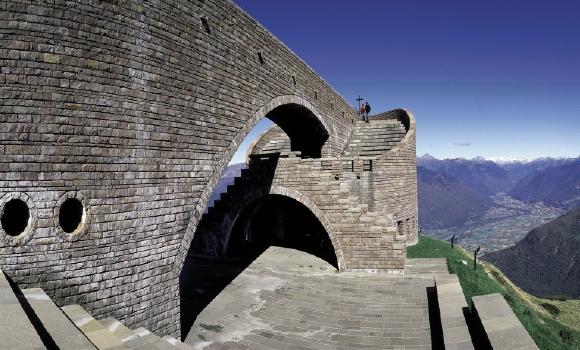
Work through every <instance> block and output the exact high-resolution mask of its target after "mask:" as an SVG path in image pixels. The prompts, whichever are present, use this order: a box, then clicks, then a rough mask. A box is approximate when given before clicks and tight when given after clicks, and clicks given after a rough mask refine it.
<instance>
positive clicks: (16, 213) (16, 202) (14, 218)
mask: <svg viewBox="0 0 580 350" xmlns="http://www.w3.org/2000/svg"><path fill="white" fill-rule="evenodd" d="M0 210H1V212H0V239H1V240H2V241H3V242H4V243H6V244H8V245H10V246H17V245H23V244H25V243H26V242H28V241H29V240H30V239H31V238H32V232H33V231H34V228H35V227H36V218H37V215H36V206H35V205H34V202H33V201H32V199H30V197H28V195H26V194H25V193H8V194H6V195H5V196H4V197H2V198H0Z"/></svg>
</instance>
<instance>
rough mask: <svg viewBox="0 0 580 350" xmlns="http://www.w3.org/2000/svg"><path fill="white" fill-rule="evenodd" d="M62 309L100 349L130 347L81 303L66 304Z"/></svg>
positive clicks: (116, 349)
mask: <svg viewBox="0 0 580 350" xmlns="http://www.w3.org/2000/svg"><path fill="white" fill-rule="evenodd" d="M62 311H63V312H64V313H65V314H66V315H67V316H68V318H69V319H70V320H71V321H72V322H73V323H74V324H75V325H76V326H77V327H78V328H79V329H80V330H81V331H82V332H83V333H84V334H85V335H86V336H87V338H89V340H90V341H91V343H93V344H94V345H95V346H96V347H97V349H99V350H108V349H115V350H122V349H129V348H128V347H126V346H124V345H123V342H122V341H121V339H120V338H119V337H117V336H116V335H114V334H113V333H111V332H110V331H109V330H108V329H106V328H105V327H103V325H102V324H101V323H100V322H99V321H97V320H95V319H94V318H93V317H92V316H91V315H90V314H89V313H88V312H86V311H85V309H83V307H82V306H80V305H66V306H63V307H62Z"/></svg>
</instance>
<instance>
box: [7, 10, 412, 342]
mask: <svg viewBox="0 0 580 350" xmlns="http://www.w3.org/2000/svg"><path fill="white" fill-rule="evenodd" d="M264 117H268V118H270V119H271V120H273V121H274V122H275V123H276V124H277V125H278V126H279V127H280V128H281V129H282V130H283V131H284V132H285V133H286V134H287V135H288V136H289V139H290V140H291V143H290V145H289V147H290V152H288V153H291V154H292V157H288V158H286V159H284V160H282V161H280V162H279V165H278V168H277V169H276V177H275V186H273V187H271V189H272V191H277V193H279V194H280V195H285V196H288V197H292V198H298V199H299V200H300V202H301V203H306V205H307V207H308V208H309V209H311V210H312V211H313V213H314V214H315V215H316V216H317V217H318V218H319V219H320V220H321V221H322V222H323V224H324V226H325V228H326V229H327V231H328V233H329V235H330V237H331V239H332V240H333V245H334V248H335V250H336V252H337V255H338V256H339V260H340V263H341V269H343V270H349V269H357V270H373V271H389V272H402V271H403V268H404V265H405V254H404V249H405V246H406V245H409V244H413V243H414V242H416V238H417V234H416V231H417V230H416V228H417V191H416V168H415V137H416V135H415V121H414V118H413V116H412V115H411V114H410V113H408V112H406V111H403V110H396V111H392V112H389V113H385V114H381V115H378V116H376V118H375V121H378V120H391V121H384V122H381V123H377V124H376V125H382V124H389V123H391V122H392V123H395V124H396V122H395V121H397V122H399V123H400V124H402V125H403V127H402V128H401V127H398V129H399V131H400V134H399V135H397V137H395V138H388V137H386V138H381V142H382V143H383V145H385V148H381V147H382V146H378V147H379V148H377V147H375V146H376V145H375V144H372V145H369V146H368V147H367V145H366V144H361V145H360V147H359V148H360V149H363V148H364V149H366V150H367V151H368V152H370V153H364V152H363V153H364V154H368V155H372V156H371V157H370V158H372V159H370V158H368V157H367V158H365V157H364V156H363V155H362V154H361V153H360V150H359V151H357V152H359V153H357V154H356V155H352V156H346V155H345V154H343V152H344V151H345V148H346V147H347V145H348V142H349V140H352V142H355V141H354V140H355V139H353V136H352V135H353V130H355V129H357V128H359V129H360V128H361V127H363V126H360V125H359V124H357V122H356V121H357V120H358V118H359V117H358V115H357V114H356V112H355V110H354V109H353V108H352V106H350V105H349V103H348V102H347V101H345V100H344V99H343V98H342V97H341V96H340V95H339V94H338V93H337V92H336V91H335V90H334V89H333V88H332V87H331V86H329V85H328V84H327V83H326V82H325V81H324V80H323V79H322V78H321V77H319V76H318V75H317V74H316V73H315V72H314V71H313V70H312V69H311V68H310V67H309V66H308V65H307V64H306V63H305V62H303V61H302V60H301V59H300V58H299V57H297V56H296V55H295V54H294V53H293V52H292V51H291V50H290V49H288V48H287V47H286V46H285V45H284V44H283V43H281V42H280V41H279V40H278V39H276V38H275V37H274V36H273V35H272V34H271V33H269V32H268V31H267V30H266V29H264V28H263V27H262V26H261V25H260V24H259V23H257V22H256V20H254V19H253V18H251V17H250V16H248V15H247V14H246V13H245V12H244V11H242V10H241V9H240V8H239V7H237V6H236V5H235V4H234V3H232V2H231V1H229V0H205V1H190V0H157V1H140V0H109V1H104V0H103V1H101V0H95V1H82V0H72V1H64V0H62V1H61V0H55V1H27V0H4V1H1V2H0V206H1V207H2V208H0V213H2V226H1V227H0V266H1V267H2V269H3V271H4V272H5V273H6V274H7V275H8V276H10V277H11V278H12V280H13V281H14V282H15V283H16V284H18V285H19V286H21V287H22V288H36V287H40V288H42V289H43V290H44V291H45V292H46V294H47V295H48V296H49V297H51V298H52V300H54V302H55V303H56V304H57V305H58V306H63V305H71V304H72V305H76V304H78V305H80V306H81V307H82V309H83V310H86V311H87V312H88V314H90V315H91V316H93V317H95V319H103V318H106V317H114V318H115V319H117V320H119V321H121V322H122V323H123V324H125V325H126V326H127V327H129V328H132V329H133V328H137V327H146V328H147V329H150V330H152V331H153V332H155V333H157V334H159V335H173V336H177V335H179V334H180V322H179V317H180V315H179V313H180V298H179V273H180V272H181V270H182V267H183V263H184V259H185V257H186V255H187V251H188V249H189V248H190V245H191V242H192V240H193V236H194V234H195V232H196V230H197V228H198V226H199V224H200V220H201V217H202V214H203V212H204V210H205V208H206V205H207V202H208V198H209V196H210V194H211V192H212V190H213V189H214V187H215V186H216V184H217V181H218V179H219V177H220V176H221V174H222V173H223V171H224V169H225V167H226V165H227V164H228V162H229V161H230V159H231V158H232V156H233V154H234V152H235V151H236V149H237V148H238V146H239V145H240V144H241V142H242V141H243V139H244V137H245V136H246V135H247V134H248V133H249V132H250V130H251V129H252V128H253V127H254V126H255V125H256V124H257V123H258V121H259V120H260V119H262V118H264ZM371 123H373V121H371ZM403 130H404V134H403ZM359 134H360V133H359ZM359 134H356V135H359ZM363 134H364V132H363ZM356 137H358V136H356ZM356 140H358V138H357V139H356ZM284 147H285V148H284ZM287 147H288V145H287V144H285V145H283V148H284V149H287ZM361 147H362V148H361ZM359 148H357V149H359ZM367 148H368V149H367ZM274 149H275V147H274ZM365 152H366V151H365ZM303 158H304V159H303ZM5 213H11V214H10V215H8V214H6V215H4V214H5ZM5 224H6V225H5ZM71 225H72V226H71ZM79 312H80V311H79ZM31 339H32V338H31ZM120 346H123V345H120Z"/></svg>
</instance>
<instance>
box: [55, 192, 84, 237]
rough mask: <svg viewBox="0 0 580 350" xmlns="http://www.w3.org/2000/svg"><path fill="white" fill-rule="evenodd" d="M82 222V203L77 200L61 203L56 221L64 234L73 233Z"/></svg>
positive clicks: (72, 199) (70, 199)
mask: <svg viewBox="0 0 580 350" xmlns="http://www.w3.org/2000/svg"><path fill="white" fill-rule="evenodd" d="M82 220H83V203H81V201H80V200H78V199H77V198H69V199H67V200H65V201H64V203H62V205H61V207H60V212H59V214H58V221H59V224H60V227H61V228H62V230H63V231H64V232H66V233H72V232H74V231H75V230H76V229H77V228H78V227H79V225H80V224H81V221H82Z"/></svg>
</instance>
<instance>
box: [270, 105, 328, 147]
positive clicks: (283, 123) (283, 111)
mask: <svg viewBox="0 0 580 350" xmlns="http://www.w3.org/2000/svg"><path fill="white" fill-rule="evenodd" d="M266 118H268V119H270V120H271V121H273V122H274V123H275V124H276V125H277V126H279V127H280V129H282V130H283V131H284V133H285V134H286V135H288V138H289V139H290V150H291V151H293V152H299V153H300V155H301V157H302V158H320V157H321V155H322V146H324V143H325V142H326V140H327V139H328V131H327V130H326V129H325V128H324V126H323V125H322V123H321V122H320V120H319V119H317V118H316V116H315V115H314V113H313V112H312V111H311V110H309V109H308V108H306V107H305V106H302V105H299V104H296V103H288V104H284V105H281V106H278V107H276V108H274V109H273V110H272V111H270V112H269V113H268V114H266Z"/></svg>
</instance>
